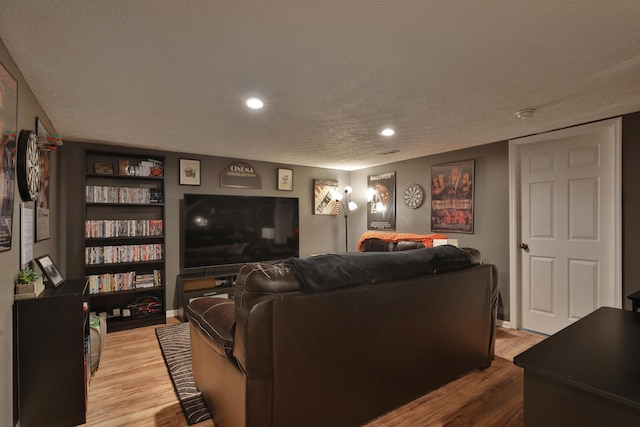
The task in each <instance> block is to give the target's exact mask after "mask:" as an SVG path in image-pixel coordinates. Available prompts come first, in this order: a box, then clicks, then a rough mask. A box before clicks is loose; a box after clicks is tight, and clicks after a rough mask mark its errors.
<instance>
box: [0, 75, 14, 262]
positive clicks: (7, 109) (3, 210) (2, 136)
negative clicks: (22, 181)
mask: <svg viewBox="0 0 640 427" xmlns="http://www.w3.org/2000/svg"><path fill="white" fill-rule="evenodd" d="M17 111H18V82H17V81H16V80H15V79H14V78H13V77H12V76H11V74H9V72H8V71H7V69H6V68H4V66H3V65H2V64H0V251H6V250H9V249H11V230H12V225H13V224H12V220H13V196H14V192H15V179H16V132H17V128H18V122H17V118H18V115H17Z"/></svg>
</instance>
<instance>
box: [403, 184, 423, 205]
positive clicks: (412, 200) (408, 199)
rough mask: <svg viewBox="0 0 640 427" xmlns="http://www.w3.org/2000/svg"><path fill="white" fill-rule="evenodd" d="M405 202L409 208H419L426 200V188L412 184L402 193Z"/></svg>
mask: <svg viewBox="0 0 640 427" xmlns="http://www.w3.org/2000/svg"><path fill="white" fill-rule="evenodd" d="M402 197H403V200H404V204H405V206H406V207H408V208H409V209H417V208H419V207H420V206H421V205H422V202H423V201H424V190H423V189H422V187H420V186H419V185H418V184H410V185H408V186H407V188H406V189H405V190H404V193H403V195H402Z"/></svg>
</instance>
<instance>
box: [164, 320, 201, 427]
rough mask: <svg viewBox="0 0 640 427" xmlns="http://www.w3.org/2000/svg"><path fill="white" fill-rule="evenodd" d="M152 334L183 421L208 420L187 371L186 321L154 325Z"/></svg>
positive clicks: (188, 347)
mask: <svg viewBox="0 0 640 427" xmlns="http://www.w3.org/2000/svg"><path fill="white" fill-rule="evenodd" d="M156 336H157V337H158V342H159V343H160V349H161V350H162V356H164V361H165V363H166V364H167V369H168V370H169V376H170V377H171V381H173V386H174V388H175V389H176V394H177V395H178V399H179V400H180V405H181V406H182V412H183V413H184V416H185V418H186V419H187V423H188V424H189V425H192V424H196V423H199V422H201V421H204V420H208V419H209V418H211V414H210V413H209V409H208V408H207V405H206V404H205V403H204V399H203V398H202V394H201V393H200V391H199V390H198V389H197V388H196V383H195V381H194V379H193V371H192V370H191V342H190V338H189V323H181V324H179V325H171V326H165V327H162V328H156Z"/></svg>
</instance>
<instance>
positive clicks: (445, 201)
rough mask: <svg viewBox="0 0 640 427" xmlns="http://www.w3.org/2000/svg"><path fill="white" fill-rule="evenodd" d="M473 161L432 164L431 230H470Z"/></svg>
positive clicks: (468, 231) (471, 224) (464, 231)
mask: <svg viewBox="0 0 640 427" xmlns="http://www.w3.org/2000/svg"><path fill="white" fill-rule="evenodd" d="M473 180H474V161H473V160H465V161H460V162H455V163H447V164H442V165H434V166H432V167H431V231H432V232H436V231H442V232H449V233H473Z"/></svg>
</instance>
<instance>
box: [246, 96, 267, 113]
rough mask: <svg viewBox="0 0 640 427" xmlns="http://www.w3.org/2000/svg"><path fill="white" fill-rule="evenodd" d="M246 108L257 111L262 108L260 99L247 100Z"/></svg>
mask: <svg viewBox="0 0 640 427" xmlns="http://www.w3.org/2000/svg"><path fill="white" fill-rule="evenodd" d="M246 104H247V107H249V108H251V109H252V110H259V109H261V108H262V107H264V102H262V99H260V98H249V99H247V102H246Z"/></svg>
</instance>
